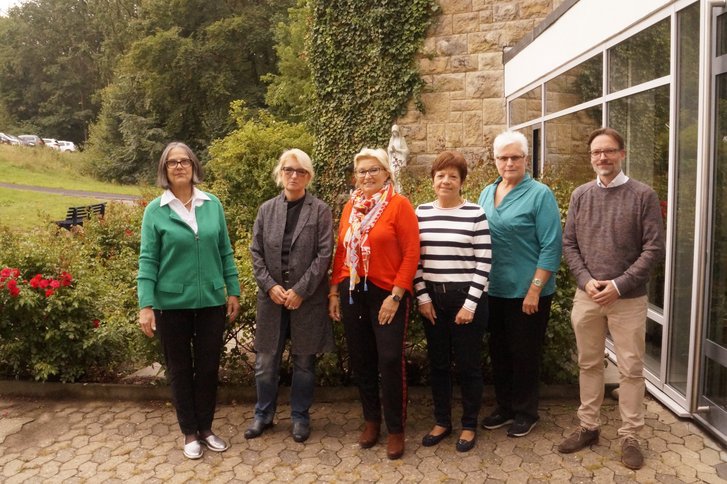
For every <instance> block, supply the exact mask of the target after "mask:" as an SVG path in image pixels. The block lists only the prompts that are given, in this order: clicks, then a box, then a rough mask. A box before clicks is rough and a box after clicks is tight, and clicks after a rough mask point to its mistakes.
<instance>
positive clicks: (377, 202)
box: [343, 182, 394, 304]
mask: <svg viewBox="0 0 727 484" xmlns="http://www.w3.org/2000/svg"><path fill="white" fill-rule="evenodd" d="M393 196H394V185H393V184H392V183H391V182H386V183H385V184H384V186H383V187H382V188H381V190H379V191H378V192H377V193H375V194H374V196H372V197H371V198H366V197H365V196H364V194H363V191H361V189H360V188H357V189H356V190H355V191H354V192H353V193H352V194H351V215H350V216H349V218H348V223H349V227H348V230H347V231H346V236H345V237H344V239H343V245H344V247H346V266H347V267H348V272H349V274H350V276H349V289H348V291H349V296H348V297H349V302H350V303H351V304H353V297H352V296H351V293H352V292H353V289H354V287H356V284H358V282H359V281H360V280H361V278H360V277H359V275H358V263H359V260H360V259H363V267H364V291H367V290H368V287H367V285H366V278H367V277H368V273H369V258H370V256H371V247H370V246H369V232H371V229H372V228H373V227H374V225H375V224H376V221H377V220H379V217H381V214H382V213H383V212H384V209H385V208H386V206H387V205H388V204H389V200H391V197H393Z"/></svg>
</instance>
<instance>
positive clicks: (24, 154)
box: [0, 145, 149, 230]
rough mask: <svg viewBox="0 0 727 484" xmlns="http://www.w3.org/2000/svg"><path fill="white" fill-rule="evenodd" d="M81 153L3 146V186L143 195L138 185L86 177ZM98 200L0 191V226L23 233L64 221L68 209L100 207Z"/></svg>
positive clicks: (0, 160)
mask: <svg viewBox="0 0 727 484" xmlns="http://www.w3.org/2000/svg"><path fill="white" fill-rule="evenodd" d="M85 163H86V161H85V159H84V157H83V154H82V153H58V152H56V151H53V150H50V149H36V148H24V147H18V146H7V145H0V182H3V183H14V184H18V185H35V186H41V187H50V188H65V189H71V190H85V191H92V192H104V193H120V194H125V195H142V194H143V193H142V191H148V190H149V188H142V187H140V186H138V185H117V184H114V183H105V182H101V181H98V180H96V179H94V178H93V177H92V176H90V175H87V174H83V173H86V170H84V168H83V167H84V166H85ZM99 201H103V200H97V199H95V198H86V197H75V196H65V195H55V194H49V193H43V192H35V191H25V190H13V189H9V188H0V225H5V226H8V227H13V228H17V229H20V230H23V229H28V228H32V227H38V226H40V225H43V224H46V223H49V222H52V221H53V220H62V219H64V218H65V216H66V211H67V210H68V207H75V206H81V205H90V204H93V203H98V202H99Z"/></svg>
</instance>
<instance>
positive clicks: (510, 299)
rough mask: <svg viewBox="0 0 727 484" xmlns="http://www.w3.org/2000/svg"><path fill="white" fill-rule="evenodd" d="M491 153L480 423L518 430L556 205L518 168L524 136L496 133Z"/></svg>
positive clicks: (533, 411) (555, 245) (528, 419)
mask: <svg viewBox="0 0 727 484" xmlns="http://www.w3.org/2000/svg"><path fill="white" fill-rule="evenodd" d="M494 153H495V162H496V166H497V171H498V173H499V174H500V176H499V177H498V178H497V180H495V182H494V183H492V184H491V185H488V186H487V187H485V189H484V190H483V191H482V194H481V195H480V199H479V202H478V203H479V205H480V206H481V207H482V208H483V209H484V211H485V214H486V215H487V221H488V223H489V225H490V237H491V240H492V267H491V270H490V285H489V292H488V303H489V309H490V321H489V330H490V356H491V359H492V371H493V377H494V383H495V397H496V400H497V407H496V408H495V411H494V412H493V413H492V415H490V416H489V417H486V418H485V419H484V420H483V422H482V427H483V428H485V429H490V430H492V429H496V428H499V427H503V426H505V425H508V424H509V425H510V427H509V428H508V431H507V435H508V436H509V437H522V436H525V435H527V434H529V433H530V431H531V430H532V429H533V427H534V426H535V423H536V422H537V421H538V419H539V416H538V401H539V394H538V385H539V383H540V382H539V380H540V360H541V356H542V348H543V340H544V338H545V329H546V326H547V324H548V317H549V316H550V305H551V301H552V299H553V293H554V292H555V276H554V273H555V272H557V270H558V266H559V265H560V256H561V243H562V242H561V225H560V211H559V210H558V204H557V202H556V201H555V197H554V196H553V192H551V190H550V189H549V188H548V187H547V186H545V185H544V184H542V183H540V182H538V181H536V180H533V179H532V178H531V177H530V175H529V174H528V173H527V171H526V170H527V166H528V143H527V139H526V138H525V136H523V135H522V134H521V133H516V132H512V131H506V132H504V133H502V134H500V135H498V136H497V138H495V142H494Z"/></svg>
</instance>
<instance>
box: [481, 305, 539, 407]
mask: <svg viewBox="0 0 727 484" xmlns="http://www.w3.org/2000/svg"><path fill="white" fill-rule="evenodd" d="M552 300H553V296H552V295H550V296H543V297H541V298H540V302H539V304H538V312H536V313H535V314H531V315H527V314H525V313H524V312H523V309H522V306H523V300H522V299H508V298H500V297H492V296H490V297H489V299H488V301H489V305H490V308H489V309H490V319H489V329H490V356H491V358H492V373H493V379H494V383H495V398H496V400H497V406H498V408H499V410H500V413H501V414H502V415H506V416H524V417H528V418H530V419H537V418H538V403H539V400H540V392H539V385H540V362H541V357H542V354H543V341H544V339H545V329H546V327H547V326H548V317H550V304H551V302H552Z"/></svg>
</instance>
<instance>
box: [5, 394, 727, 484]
mask: <svg viewBox="0 0 727 484" xmlns="http://www.w3.org/2000/svg"><path fill="white" fill-rule="evenodd" d="M430 404H431V402H430V401H428V400H427V399H422V401H414V402H412V403H411V404H410V406H409V420H408V424H407V439H406V444H407V450H406V453H405V455H404V457H403V458H402V459H401V460H398V461H389V460H387V459H386V450H385V446H384V445H378V446H375V447H374V448H372V449H366V450H365V449H360V448H359V447H358V445H357V444H356V440H357V437H358V429H359V426H360V424H361V410H360V407H359V404H358V402H356V401H350V402H343V403H341V402H337V403H317V404H316V405H315V406H314V409H313V412H312V423H313V433H312V435H311V438H310V439H309V440H308V442H306V443H304V444H298V443H295V442H294V441H293V439H292V438H291V437H290V434H289V431H290V420H289V417H288V413H289V411H290V408H289V407H288V406H287V405H281V406H280V409H279V410H280V411H279V417H280V419H279V420H278V422H277V425H276V426H275V427H274V428H273V429H272V430H269V431H267V432H266V433H265V434H264V435H263V436H262V437H260V438H258V439H254V440H245V438H244V437H243V432H244V429H245V428H246V427H247V424H248V423H249V420H250V418H251V417H252V405H251V404H248V403H246V404H244V405H236V404H232V405H221V406H219V408H218V411H217V415H216V419H215V423H214V430H215V431H217V432H218V433H219V434H220V435H221V436H223V437H225V438H226V439H229V440H230V442H231V443H232V447H231V448H230V450H228V451H227V452H225V453H223V454H217V453H213V452H209V451H207V452H206V453H205V455H204V457H203V458H202V459H200V460H198V461H189V460H187V459H186V458H184V456H183V455H182V452H181V442H182V440H181V436H180V433H179V430H178V427H177V424H176V420H175V417H174V414H173V409H172V407H171V405H170V404H169V403H167V402H127V401H117V402H106V401H79V400H67V401H57V400H42V399H27V398H16V397H10V398H8V397H4V396H0V469H1V470H0V481H2V482H5V483H8V484H10V483H16V482H64V483H73V482H123V483H128V484H131V483H142V482H149V483H153V482H180V483H181V482H189V481H192V482H195V481H196V482H289V481H295V482H301V483H303V482H321V481H325V482H379V481H380V482H392V483H393V482H461V481H467V482H609V483H610V482H665V483H676V482H726V481H725V480H724V479H723V478H721V477H719V474H718V473H719V472H723V467H725V465H726V464H725V462H727V451H725V449H723V448H721V447H720V445H719V444H717V443H716V442H715V441H714V440H712V439H711V438H710V437H709V436H707V435H706V434H705V433H704V432H703V431H702V430H701V429H700V428H699V427H698V426H696V425H695V424H694V423H692V422H690V421H687V420H679V419H678V418H676V417H674V415H673V414H671V413H670V412H669V411H668V410H667V409H666V408H665V407H663V406H662V405H661V404H659V403H658V402H656V401H654V400H652V399H650V398H647V413H646V428H645V429H644V431H643V434H642V437H643V439H644V441H645V442H646V451H645V455H646V465H645V467H644V468H643V469H641V470H639V471H636V472H634V471H630V470H628V469H626V468H625V467H623V466H622V465H621V463H620V462H619V457H620V450H619V449H620V446H619V441H618V439H617V436H616V428H617V425H618V409H617V407H616V405H615V402H613V401H612V400H607V402H606V404H605V405H604V412H603V414H604V418H605V422H606V423H605V426H604V427H603V429H602V436H601V441H600V443H599V444H598V445H597V446H594V447H593V449H592V450H588V449H586V450H582V451H580V452H578V453H576V454H571V455H561V454H559V453H558V452H557V451H556V450H555V447H556V445H557V443H558V442H560V440H561V438H562V437H563V435H564V434H565V433H567V432H568V431H569V430H570V429H572V427H573V425H574V423H575V421H574V413H575V408H576V402H575V401H573V400H551V401H546V402H543V405H542V409H541V410H542V413H541V420H540V422H539V423H538V425H537V426H536V427H535V429H534V430H533V432H532V433H531V434H530V435H528V436H527V437H523V438H519V439H512V438H508V437H507V436H506V435H505V429H504V428H503V429H498V430H495V431H481V432H480V434H479V441H478V443H477V446H476V447H475V449H474V450H473V451H471V452H469V453H467V454H460V453H457V452H456V451H455V449H454V442H455V436H454V435H455V434H457V432H454V433H453V436H451V437H449V438H448V439H446V440H444V441H443V442H442V443H441V444H440V445H439V446H437V447H429V448H425V447H422V446H421V445H420V440H421V437H422V435H424V433H425V432H426V431H427V430H429V428H430V425H431V416H430V413H431V407H430ZM490 410H491V409H490V408H485V411H486V412H489V411H490ZM383 442H385V440H384V439H383V438H382V443H383ZM723 475H724V474H723Z"/></svg>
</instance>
